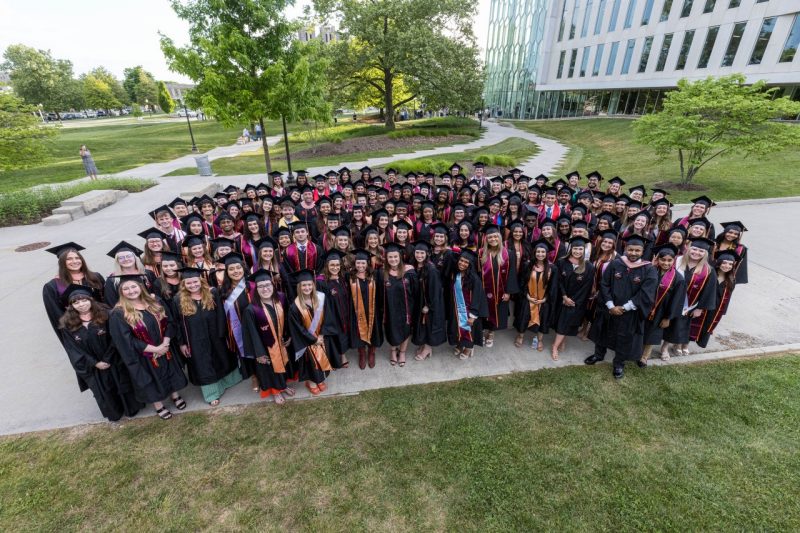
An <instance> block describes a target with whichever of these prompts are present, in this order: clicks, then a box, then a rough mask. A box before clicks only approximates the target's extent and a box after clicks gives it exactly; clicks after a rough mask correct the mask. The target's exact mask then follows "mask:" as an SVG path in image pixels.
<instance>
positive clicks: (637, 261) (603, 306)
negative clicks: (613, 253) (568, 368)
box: [585, 234, 658, 379]
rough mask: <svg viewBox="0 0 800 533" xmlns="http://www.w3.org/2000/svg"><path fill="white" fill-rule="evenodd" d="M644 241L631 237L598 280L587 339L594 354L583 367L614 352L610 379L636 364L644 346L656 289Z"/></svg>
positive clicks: (619, 376)
mask: <svg viewBox="0 0 800 533" xmlns="http://www.w3.org/2000/svg"><path fill="white" fill-rule="evenodd" d="M646 244H647V239H645V238H643V237H641V236H639V235H635V234H634V235H631V236H629V237H628V241H627V243H626V244H625V254H624V255H621V256H617V258H616V259H614V260H613V261H611V263H610V264H609V265H608V267H606V270H605V272H603V277H602V280H601V281H600V294H599V295H598V298H599V299H598V309H599V311H600V312H599V313H598V316H597V318H596V319H595V321H594V322H593V323H592V329H591V332H590V337H591V339H592V340H593V341H594V343H595V351H594V354H592V355H591V356H589V357H588V358H586V360H585V363H586V364H594V363H596V362H598V361H601V360H602V359H603V358H604V357H605V354H606V351H607V350H608V349H611V350H614V366H613V374H614V377H615V378H617V379H620V378H622V377H623V375H624V368H625V362H626V361H632V360H636V361H639V360H640V358H641V355H642V345H643V343H644V324H645V321H646V320H647V317H648V316H650V310H651V309H652V308H653V301H654V300H655V296H656V289H657V288H658V274H657V273H656V269H655V268H654V267H653V265H652V264H650V262H649V261H646V260H644V259H642V254H643V253H644V251H645V247H646Z"/></svg>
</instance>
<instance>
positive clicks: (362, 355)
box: [358, 348, 367, 370]
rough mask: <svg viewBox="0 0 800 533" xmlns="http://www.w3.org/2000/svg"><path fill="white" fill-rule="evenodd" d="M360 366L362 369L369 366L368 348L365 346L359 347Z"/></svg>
mask: <svg viewBox="0 0 800 533" xmlns="http://www.w3.org/2000/svg"><path fill="white" fill-rule="evenodd" d="M358 368H360V369H361V370H364V369H365V368H367V350H366V349H365V348H359V349H358Z"/></svg>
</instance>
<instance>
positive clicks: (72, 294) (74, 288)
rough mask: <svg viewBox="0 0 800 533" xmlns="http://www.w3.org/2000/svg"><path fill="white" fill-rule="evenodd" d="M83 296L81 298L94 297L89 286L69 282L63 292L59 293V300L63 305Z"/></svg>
mask: <svg viewBox="0 0 800 533" xmlns="http://www.w3.org/2000/svg"><path fill="white" fill-rule="evenodd" d="M79 297H83V298H94V294H93V291H92V288H91V287H87V286H85V285H77V284H75V283H71V284H69V285H68V286H67V288H66V289H64V292H63V293H62V294H61V302H62V303H63V304H64V305H68V304H69V303H70V302H71V301H72V300H74V299H76V298H79Z"/></svg>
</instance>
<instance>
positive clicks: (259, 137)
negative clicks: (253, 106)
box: [256, 124, 261, 141]
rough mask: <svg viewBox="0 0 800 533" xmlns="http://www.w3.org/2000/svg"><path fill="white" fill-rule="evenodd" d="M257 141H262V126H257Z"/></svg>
mask: <svg viewBox="0 0 800 533" xmlns="http://www.w3.org/2000/svg"><path fill="white" fill-rule="evenodd" d="M256 140H257V141H260V140H261V124H256Z"/></svg>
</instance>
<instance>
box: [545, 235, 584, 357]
mask: <svg viewBox="0 0 800 533" xmlns="http://www.w3.org/2000/svg"><path fill="white" fill-rule="evenodd" d="M586 243H587V240H586V239H584V238H583V237H573V238H572V239H570V241H569V253H568V254H567V257H565V258H563V259H559V260H558V262H556V264H555V265H554V266H555V274H556V275H557V276H558V278H557V280H556V281H555V283H557V291H556V296H555V301H554V302H553V306H554V308H555V317H554V321H553V329H555V330H556V338H555V340H554V341H553V350H552V354H551V356H552V358H553V360H554V361H557V360H558V355H559V351H560V350H563V349H564V340H565V338H566V337H572V336H575V335H577V334H578V329H580V327H581V322H582V321H583V318H584V316H585V315H586V309H587V303H588V301H589V296H590V294H591V292H592V284H593V282H594V265H593V264H592V263H591V262H590V261H586V259H585V254H584V251H585V247H586Z"/></svg>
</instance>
